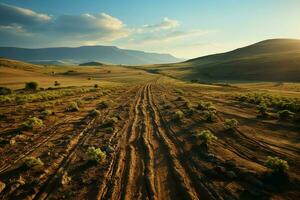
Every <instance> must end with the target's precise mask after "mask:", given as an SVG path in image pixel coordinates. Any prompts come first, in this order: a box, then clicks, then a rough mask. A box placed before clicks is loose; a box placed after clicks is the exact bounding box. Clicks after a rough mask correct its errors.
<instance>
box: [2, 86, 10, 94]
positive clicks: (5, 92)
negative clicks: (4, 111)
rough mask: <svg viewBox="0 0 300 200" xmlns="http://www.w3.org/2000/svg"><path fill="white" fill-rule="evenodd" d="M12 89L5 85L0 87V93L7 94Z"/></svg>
mask: <svg viewBox="0 0 300 200" xmlns="http://www.w3.org/2000/svg"><path fill="white" fill-rule="evenodd" d="M11 93H12V90H11V89H10V88H7V87H0V95H8V94H11Z"/></svg>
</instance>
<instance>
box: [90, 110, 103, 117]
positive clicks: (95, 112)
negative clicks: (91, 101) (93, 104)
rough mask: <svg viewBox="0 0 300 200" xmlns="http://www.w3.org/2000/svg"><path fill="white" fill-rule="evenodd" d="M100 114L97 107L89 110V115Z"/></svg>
mask: <svg viewBox="0 0 300 200" xmlns="http://www.w3.org/2000/svg"><path fill="white" fill-rule="evenodd" d="M100 114H101V113H100V111H99V110H97V109H94V110H92V111H91V112H90V115H91V116H99V115H100Z"/></svg>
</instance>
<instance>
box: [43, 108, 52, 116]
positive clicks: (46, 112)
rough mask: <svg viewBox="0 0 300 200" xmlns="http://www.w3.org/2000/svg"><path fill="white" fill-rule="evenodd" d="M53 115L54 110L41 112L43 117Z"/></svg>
mask: <svg viewBox="0 0 300 200" xmlns="http://www.w3.org/2000/svg"><path fill="white" fill-rule="evenodd" d="M52 113H53V112H52V110H47V109H46V110H43V111H42V112H41V114H42V115H52Z"/></svg>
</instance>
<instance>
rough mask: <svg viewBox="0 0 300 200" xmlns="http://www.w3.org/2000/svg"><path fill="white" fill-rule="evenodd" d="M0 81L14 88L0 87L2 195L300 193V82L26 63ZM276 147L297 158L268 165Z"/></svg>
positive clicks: (0, 73) (4, 72)
mask: <svg viewBox="0 0 300 200" xmlns="http://www.w3.org/2000/svg"><path fill="white" fill-rule="evenodd" d="M22 66H24V65H22ZM53 72H54V73H53ZM0 80H1V81H0V86H5V87H9V88H13V89H16V90H15V91H14V93H13V94H8V95H0V97H1V99H0V102H1V105H0V114H1V116H0V157H1V160H0V183H1V188H2V189H1V190H0V191H1V192H0V199H164V200H165V199H224V200H227V199H247V200H248V199H249V200H250V199H291V200H295V199H299V198H300V192H299V191H300V154H299V153H300V143H299V134H300V126H299V121H300V120H299V118H300V117H299V114H300V95H299V92H300V90H299V88H300V87H299V85H298V84H292V83H289V84H286V83H283V84H280V85H278V83H251V84H246V83H244V84H233V85H212V84H208V85H205V84H199V83H190V82H182V81H179V80H176V79H172V78H170V77H167V76H163V75H159V74H154V73H148V72H146V71H144V70H139V69H134V68H124V67H121V66H101V67H75V66H70V67H63V68H62V67H55V66H53V67H33V68H26V69H24V68H20V65H19V64H17V66H16V67H11V64H10V66H5V67H0ZM29 81H37V82H38V83H39V86H40V87H43V88H44V89H43V90H38V91H26V90H22V88H24V85H25V83H26V82H29ZM55 81H57V82H58V83H60V85H57V86H54V85H53V83H54V82H55ZM95 84H98V87H95ZM276 84H277V85H276ZM49 87H51V88H50V89H49ZM259 106H260V107H259ZM263 106H264V107H263ZM261 107H263V108H262V109H261ZM258 108H259V109H258ZM282 110H288V111H289V112H290V113H288V114H280V111H282ZM228 119H235V120H236V122H237V124H233V125H232V124H230V123H228ZM202 131H210V132H211V133H212V134H213V135H214V136H216V137H217V138H215V137H211V138H210V139H212V140H211V141H210V139H207V138H206V139H207V140H205V139H203V135H201V132H202ZM205 141H207V142H205ZM91 147H95V148H96V149H97V148H99V150H95V149H92V148H91ZM99 152H100V153H99ZM268 156H272V157H279V158H281V159H284V160H285V161H287V163H288V165H289V169H286V172H285V173H284V174H280V175H278V174H276V173H274V172H273V173H272V171H271V169H269V168H267V166H266V163H265V162H266V160H267V159H268Z"/></svg>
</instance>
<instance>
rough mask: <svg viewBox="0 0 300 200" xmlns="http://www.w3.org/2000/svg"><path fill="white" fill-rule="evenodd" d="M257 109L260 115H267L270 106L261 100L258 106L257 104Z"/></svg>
mask: <svg viewBox="0 0 300 200" xmlns="http://www.w3.org/2000/svg"><path fill="white" fill-rule="evenodd" d="M257 110H258V113H259V115H260V116H262V117H265V116H267V115H268V113H267V110H268V107H267V105H266V104H265V103H264V102H261V103H260V104H259V105H258V106H257Z"/></svg>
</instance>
